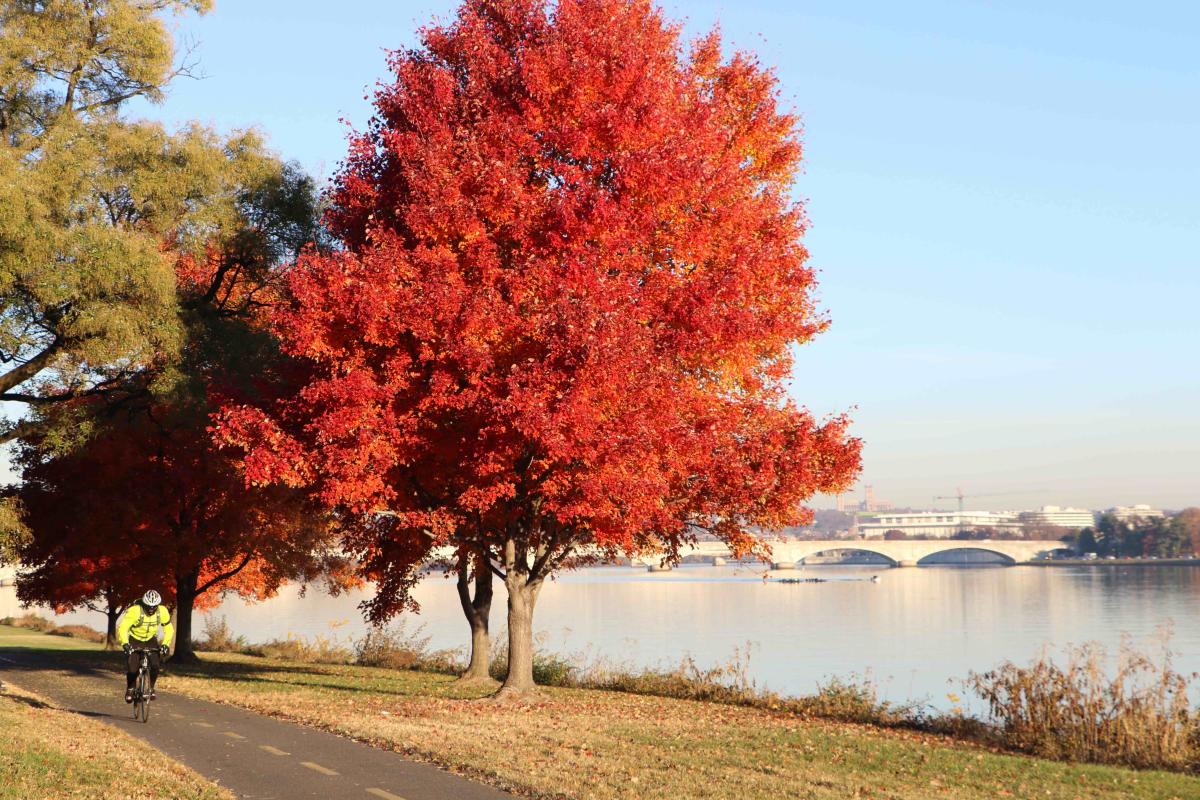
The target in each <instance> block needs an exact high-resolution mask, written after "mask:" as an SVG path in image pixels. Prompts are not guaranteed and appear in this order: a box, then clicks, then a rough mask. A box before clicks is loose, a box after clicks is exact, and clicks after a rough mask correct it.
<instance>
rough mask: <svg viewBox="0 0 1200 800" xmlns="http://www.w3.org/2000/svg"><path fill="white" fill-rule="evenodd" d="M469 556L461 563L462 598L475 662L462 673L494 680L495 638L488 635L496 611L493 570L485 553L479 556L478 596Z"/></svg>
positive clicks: (475, 678) (469, 677)
mask: <svg viewBox="0 0 1200 800" xmlns="http://www.w3.org/2000/svg"><path fill="white" fill-rule="evenodd" d="M470 561H471V559H470V558H469V557H465V556H464V557H462V558H460V559H459V563H458V599H459V602H460V603H461V604H462V610H463V614H465V615H466V617H467V624H468V625H470V626H471V663H470V664H469V665H468V666H467V671H466V672H464V673H463V674H462V678H461V680H463V681H480V682H490V681H491V680H492V677H491V675H490V674H489V673H488V667H489V665H490V661H491V639H490V637H489V635H488V617H489V616H490V614H491V611H492V571H491V570H490V569H489V568H488V565H487V563H486V562H485V561H484V560H483V556H476V563H475V596H474V597H473V598H472V597H471V574H470V571H471V570H470V567H471V564H470Z"/></svg>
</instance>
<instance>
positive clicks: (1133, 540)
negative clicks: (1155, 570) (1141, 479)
mask: <svg viewBox="0 0 1200 800" xmlns="http://www.w3.org/2000/svg"><path fill="white" fill-rule="evenodd" d="M1070 541H1071V543H1072V544H1074V546H1075V548H1076V549H1077V550H1078V551H1079V552H1081V553H1095V554H1097V555H1099V556H1103V557H1108V556H1113V557H1115V558H1145V557H1148V556H1153V557H1155V558H1181V557H1187V556H1192V555H1195V554H1197V553H1200V508H1186V509H1184V510H1183V511H1180V512H1179V513H1178V514H1175V515H1174V516H1170V517H1157V518H1152V519H1146V518H1140V517H1135V518H1133V519H1129V520H1122V519H1118V518H1117V517H1116V516H1115V515H1113V514H1103V515H1102V516H1101V517H1100V519H1099V520H1098V521H1097V522H1096V526H1095V527H1094V528H1084V529H1083V530H1081V531H1079V533H1078V534H1076V535H1074V536H1073V537H1071V538H1070Z"/></svg>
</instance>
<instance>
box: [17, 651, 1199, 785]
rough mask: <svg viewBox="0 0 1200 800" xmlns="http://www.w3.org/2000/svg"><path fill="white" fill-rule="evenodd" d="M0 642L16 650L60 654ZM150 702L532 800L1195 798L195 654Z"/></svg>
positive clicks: (913, 744) (732, 715)
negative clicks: (208, 706) (321, 733)
mask: <svg viewBox="0 0 1200 800" xmlns="http://www.w3.org/2000/svg"><path fill="white" fill-rule="evenodd" d="M10 633H14V635H19V636H20V638H21V644H22V646H26V647H31V646H38V645H41V646H43V647H45V648H60V647H62V646H63V645H62V644H61V643H63V642H66V641H69V640H63V639H61V638H59V637H46V636H42V635H41V634H34V633H28V632H25V631H20V632H19V633H17V632H12V631H10ZM39 639H40V641H39ZM60 655H61V658H62V661H63V663H64V666H66V665H69V664H71V663H74V662H79V663H80V664H81V665H84V664H87V665H96V664H99V663H106V664H108V665H109V666H110V667H112V668H116V666H117V665H116V664H115V659H114V657H113V656H111V655H107V656H106V655H105V654H102V653H99V652H98V651H97V650H96V649H95V646H88V647H86V648H76V649H74V650H72V651H68V650H63V651H62V652H61V654H60ZM160 691H163V692H177V693H180V694H184V695H188V696H191V697H196V698H200V699H207V700H213V701H217V702H221V703H227V704H231V705H235V706H240V707H242V708H246V709H249V710H252V711H256V712H259V713H263V714H267V715H271V716H275V717H278V718H282V719H286V720H290V721H294V722H299V723H302V724H306V725H311V726H314V727H317V728H321V729H325V730H328V731H332V732H335V733H338V734H341V735H344V736H348V737H351V738H354V739H358V740H361V741H364V742H368V743H370V744H373V745H375V746H378V747H383V748H385V749H390V750H395V751H397V752H400V753H403V754H405V755H407V756H409V757H412V758H417V759H420V760H424V761H428V762H431V763H435V764H438V765H440V766H442V767H444V768H446V769H449V770H451V771H453V772H457V773H459V774H463V775H467V776H470V777H473V778H477V779H480V780H483V781H486V782H488V783H491V784H492V785H495V786H498V787H501V788H504V789H507V790H509V791H513V792H516V793H519V794H522V795H524V796H528V797H535V798H585V797H586V798H594V799H595V800H616V798H638V799H639V800H640V799H641V798H647V800H658V799H660V798H661V800H667V798H670V799H671V800H675V799H676V798H727V797H739V798H742V800H757V799H758V798H762V800H767V798H771V800H774V798H778V797H796V796H803V797H810V798H819V799H820V800H826V799H828V800H832V799H833V798H846V797H870V798H888V800H925V799H926V798H934V797H946V798H955V800H960V799H961V800H983V798H994V797H1004V796H1012V797H1034V796H1036V797H1041V798H1050V800H1076V799H1077V798H1082V799H1084V800H1117V799H1118V798H1122V799H1124V798H1149V799H1151V800H1184V798H1191V797H1196V796H1200V778H1197V777H1195V776H1191V775H1184V774H1178V773H1169V772H1160V771H1149V770H1147V771H1134V770H1129V769H1124V768H1120V767H1110V766H1097V765H1079V764H1068V763H1061V762H1054V761H1048V760H1043V759H1037V758H1031V757H1026V756H1021V755H1014V754H1009V753H1001V752H998V751H996V750H994V749H989V748H986V747H981V746H978V745H972V744H969V743H963V742H959V741H955V740H953V739H951V738H949V737H946V736H938V735H933V734H929V733H922V732H917V731H911V730H904V729H885V728H880V727H877V726H872V725H862V724H853V723H846V722H835V721H831V720H826V719H814V718H806V717H804V716H801V715H797V714H795V713H789V712H785V711H781V710H772V709H770V708H751V707H743V706H734V705H727V704H722V703H713V702H700V701H692V700H680V699H674V698H664V697H656V696H647V695H637V694H630V693H625V692H613V691H600V690H595V689H577V688H559V687H546V688H543V689H542V690H541V694H540V696H539V698H538V700H537V701H536V702H535V703H532V704H529V705H506V704H497V703H494V702H491V701H489V700H487V699H486V697H487V696H488V695H489V694H490V692H491V687H489V686H479V685H474V686H472V685H463V684H461V683H459V682H457V681H456V680H455V679H454V678H453V677H452V676H448V675H443V674H436V673H429V672H416V671H406V670H395V669H384V668H378V667H362V666H345V665H314V664H309V663H301V662H297V661H282V660H273V659H267V658H262V657H256V656H247V655H240V654H229V653H204V654H202V661H201V663H200V664H198V665H189V666H184V665H169V666H168V669H167V671H166V673H165V675H164V676H163V678H162V679H161V682H160ZM801 788H802V789H803V793H800V790H801Z"/></svg>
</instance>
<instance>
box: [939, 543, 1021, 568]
mask: <svg viewBox="0 0 1200 800" xmlns="http://www.w3.org/2000/svg"><path fill="white" fill-rule="evenodd" d="M949 553H962V554H964V555H969V554H976V553H987V554H989V555H992V556H995V559H993V560H991V561H969V560H967V559H963V560H961V561H957V562H956V561H955V560H954V559H944V560H936V559H937V558H938V556H946V555H947V554H949ZM930 559H935V560H932V561H931V560H930ZM955 563H962V564H972V563H973V564H988V563H991V564H1002V565H1004V566H1006V567H1011V566H1012V565H1014V564H1016V563H1018V562H1017V559H1016V558H1014V557H1013V556H1012V555H1010V554H1009V553H1004V552H1001V551H1000V550H997V549H995V548H992V547H988V546H987V544H986V543H984V542H980V543H979V546H978V547H974V546H972V547H944V548H940V549H937V550H933V551H931V552H929V553H926V554H925V555H923V556H921V557H920V558H919V559H917V566H919V567H930V566H938V565H940V564H946V565H953V564H955Z"/></svg>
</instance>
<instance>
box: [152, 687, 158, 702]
mask: <svg viewBox="0 0 1200 800" xmlns="http://www.w3.org/2000/svg"><path fill="white" fill-rule="evenodd" d="M150 699H151V700H157V699H158V694H157V693H156V692H155V691H154V690H153V689H151V690H150Z"/></svg>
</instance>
